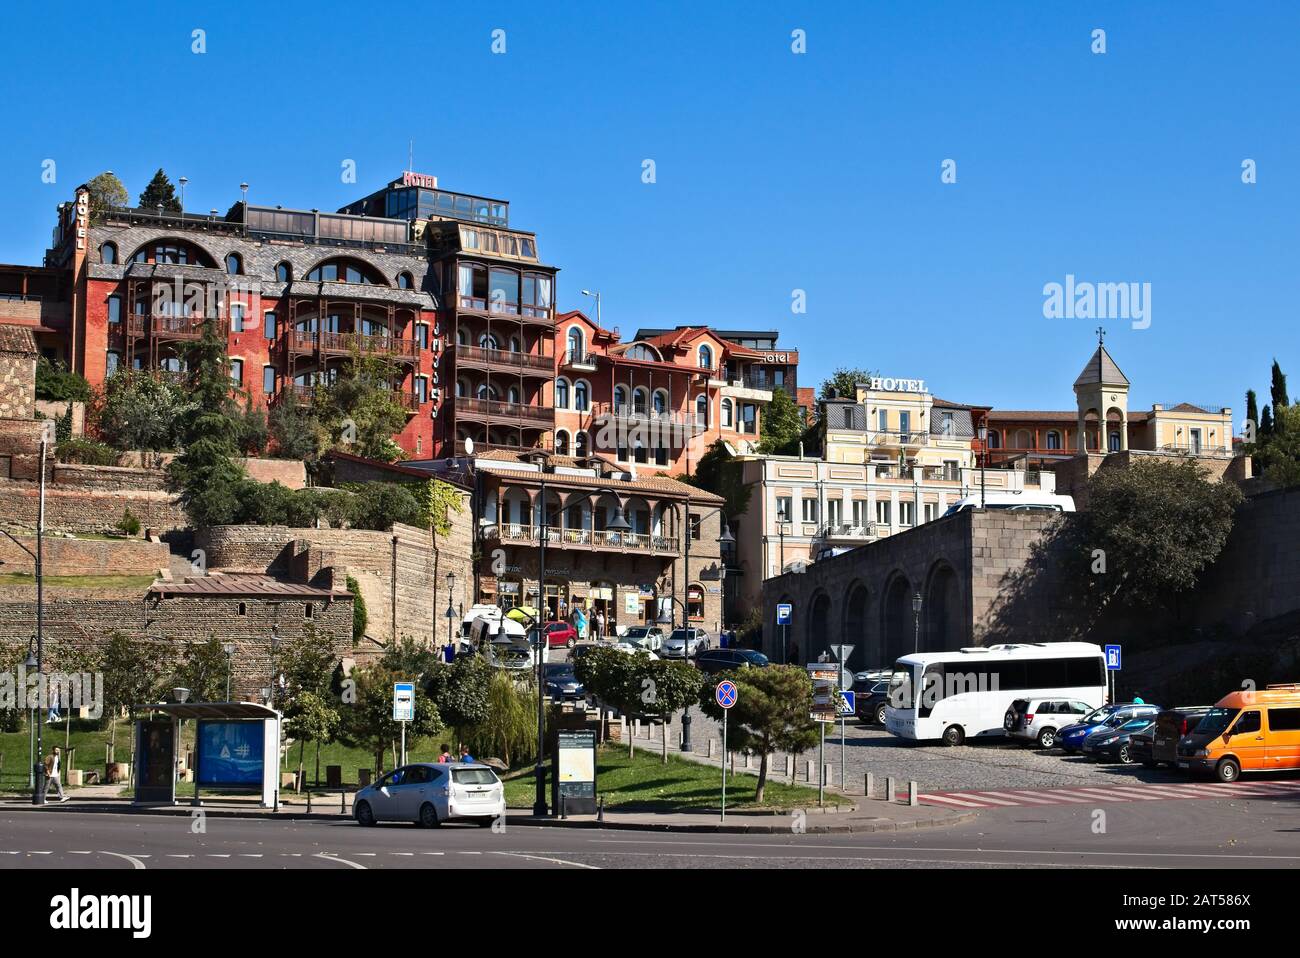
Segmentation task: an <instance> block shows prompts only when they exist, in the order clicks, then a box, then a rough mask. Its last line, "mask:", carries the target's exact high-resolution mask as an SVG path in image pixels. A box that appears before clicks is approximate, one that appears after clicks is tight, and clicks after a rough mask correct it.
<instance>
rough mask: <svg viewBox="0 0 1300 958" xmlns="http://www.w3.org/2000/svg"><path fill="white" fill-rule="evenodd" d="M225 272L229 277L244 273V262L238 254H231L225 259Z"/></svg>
mask: <svg viewBox="0 0 1300 958" xmlns="http://www.w3.org/2000/svg"><path fill="white" fill-rule="evenodd" d="M226 272H227V273H229V274H230V275H231V276H238V275H240V274H241V273H243V272H244V261H243V259H241V258H240V255H239V254H238V253H231V254H230V255H229V256H227V257H226Z"/></svg>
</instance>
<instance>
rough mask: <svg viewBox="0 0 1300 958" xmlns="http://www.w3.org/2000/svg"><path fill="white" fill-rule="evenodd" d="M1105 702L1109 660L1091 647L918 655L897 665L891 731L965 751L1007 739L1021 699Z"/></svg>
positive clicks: (889, 709) (888, 714)
mask: <svg viewBox="0 0 1300 958" xmlns="http://www.w3.org/2000/svg"><path fill="white" fill-rule="evenodd" d="M1024 698H1046V699H1071V700H1078V701H1082V702H1088V703H1096V704H1098V705H1101V704H1103V703H1105V701H1106V660H1105V656H1104V654H1103V653H1102V650H1101V647H1100V646H1098V645H1093V644H1092V643H1090V642H1034V643H1026V644H1018V645H990V646H977V647H974V648H967V649H961V650H960V651H958V652H918V653H915V654H913V655H905V656H903V657H902V658H901V659H899V660H898V662H897V663H896V664H895V665H894V672H893V675H892V677H891V678H890V681H889V698H888V700H887V703H886V706H885V728H887V729H888V730H889V731H890V732H892V733H893V734H894V735H897V736H898V737H900V738H909V739H915V740H917V741H933V740H936V739H938V740H941V741H942V742H943V743H944V744H945V745H960V744H961V743H962V742H964V741H965V740H966V739H968V738H975V737H978V736H983V735H990V736H991V735H1002V734H1004V728H1003V718H1004V717H1005V716H1006V713H1007V709H1008V708H1009V707H1010V705H1011V703H1012V701H1014V700H1015V699H1024Z"/></svg>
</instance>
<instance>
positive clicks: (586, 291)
mask: <svg viewBox="0 0 1300 958" xmlns="http://www.w3.org/2000/svg"><path fill="white" fill-rule="evenodd" d="M582 295H583V296H591V297H594V298H595V300H596V325H597V326H599V325H600V291H599V290H590V289H584V290H583V291H582Z"/></svg>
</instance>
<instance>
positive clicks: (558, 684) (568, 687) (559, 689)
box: [542, 662, 587, 702]
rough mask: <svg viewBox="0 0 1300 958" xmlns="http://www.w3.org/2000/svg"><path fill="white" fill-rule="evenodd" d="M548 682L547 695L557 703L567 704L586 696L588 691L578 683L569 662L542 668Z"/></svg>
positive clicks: (551, 664) (553, 663)
mask: <svg viewBox="0 0 1300 958" xmlns="http://www.w3.org/2000/svg"><path fill="white" fill-rule="evenodd" d="M542 676H543V678H544V679H545V681H546V694H547V695H548V696H549V697H550V698H551V700H552V701H555V702H567V701H573V700H576V699H581V698H583V697H585V696H586V694H587V690H586V689H585V688H583V687H582V683H581V682H579V681H578V676H577V675H575V674H574V672H573V666H572V665H571V664H570V663H568V662H549V663H547V664H546V665H544V666H543V667H542Z"/></svg>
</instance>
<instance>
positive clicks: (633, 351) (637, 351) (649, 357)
mask: <svg viewBox="0 0 1300 958" xmlns="http://www.w3.org/2000/svg"><path fill="white" fill-rule="evenodd" d="M623 355H625V356H626V357H627V358H628V359H639V360H641V361H642V362H646V363H661V362H663V358H662V357H661V356H660V355H659V353H658V352H657V351H656V350H655V348H654V347H653V346H648V345H646V344H645V343H633V344H632V345H631V346H630V347H628V351H627V352H626V353H624V354H623Z"/></svg>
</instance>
